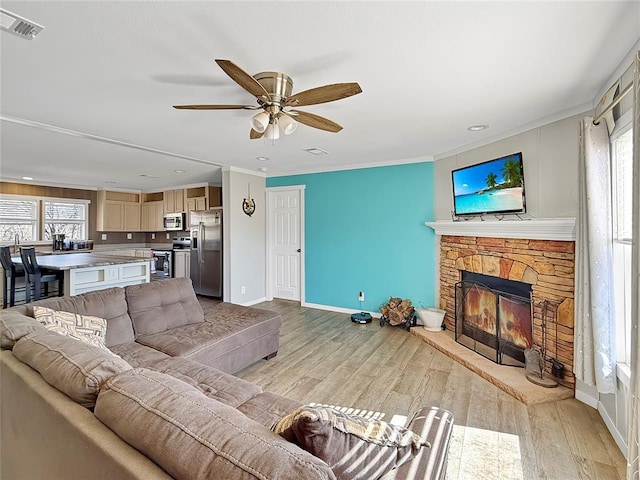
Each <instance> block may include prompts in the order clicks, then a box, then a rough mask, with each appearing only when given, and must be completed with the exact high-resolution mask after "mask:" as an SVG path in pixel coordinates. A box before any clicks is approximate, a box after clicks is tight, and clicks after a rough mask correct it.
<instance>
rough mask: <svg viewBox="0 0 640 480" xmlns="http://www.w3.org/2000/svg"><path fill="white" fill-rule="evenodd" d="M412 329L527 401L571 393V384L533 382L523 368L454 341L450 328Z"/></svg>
mask: <svg viewBox="0 0 640 480" xmlns="http://www.w3.org/2000/svg"><path fill="white" fill-rule="evenodd" d="M411 333H412V334H413V335H415V336H416V337H418V338H420V339H421V340H423V341H424V342H426V343H427V344H429V345H431V346H432V347H434V348H435V349H436V350H439V351H440V352H442V353H444V354H445V355H446V356H448V357H449V358H451V359H453V360H455V361H456V362H458V363H459V364H461V365H463V366H465V367H466V368H468V369H469V370H471V371H472V372H474V373H476V374H478V375H479V376H481V377H482V378H484V379H485V380H487V381H488V382H490V383H492V384H493V385H495V386H496V387H498V388H499V389H501V390H503V391H504V392H506V393H508V394H509V395H511V396H512V397H514V398H516V399H518V400H520V401H521V402H522V403H524V404H526V405H533V404H537V403H546V402H554V401H557V400H564V399H565V398H572V397H573V389H572V388H568V387H564V386H562V385H559V386H558V387H556V388H543V387H539V386H538V385H534V384H533V383H531V382H529V381H528V380H527V379H526V378H525V375H524V371H523V369H522V368H516V367H510V366H508V365H498V364H496V363H494V362H492V361H491V360H488V359H486V358H484V357H483V356H481V355H479V354H477V353H476V352H474V351H473V350H470V349H468V348H467V347H465V346H464V345H460V344H459V343H456V341H455V340H454V339H453V334H452V332H450V331H448V330H447V331H443V332H428V331H427V330H425V329H424V328H422V327H414V328H412V329H411Z"/></svg>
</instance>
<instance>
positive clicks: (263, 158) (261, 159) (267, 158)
mask: <svg viewBox="0 0 640 480" xmlns="http://www.w3.org/2000/svg"><path fill="white" fill-rule="evenodd" d="M256 160H260V161H261V162H266V161H267V160H269V157H256Z"/></svg>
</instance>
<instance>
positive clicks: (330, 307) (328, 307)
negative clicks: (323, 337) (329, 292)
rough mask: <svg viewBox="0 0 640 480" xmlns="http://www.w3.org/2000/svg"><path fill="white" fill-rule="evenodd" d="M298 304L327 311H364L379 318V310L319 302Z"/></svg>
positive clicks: (349, 312)
mask: <svg viewBox="0 0 640 480" xmlns="http://www.w3.org/2000/svg"><path fill="white" fill-rule="evenodd" d="M300 305H301V306H303V307H309V308H317V309H318V310H327V311H329V312H337V313H347V314H349V315H351V314H352V313H358V312H366V313H368V314H370V315H371V316H372V317H373V318H380V312H369V311H367V310H354V309H353V308H344V307H336V306H333V305H322V304H320V303H307V302H301V303H300Z"/></svg>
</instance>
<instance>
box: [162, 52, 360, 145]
mask: <svg viewBox="0 0 640 480" xmlns="http://www.w3.org/2000/svg"><path fill="white" fill-rule="evenodd" d="M216 63H217V64H218V66H219V67H220V68H222V70H224V72H225V73H226V74H227V75H229V77H231V79H232V80H233V81H234V82H236V83H237V84H238V85H240V86H241V87H242V88H244V89H245V90H246V91H247V92H249V93H250V94H251V95H253V96H254V97H256V100H257V103H258V106H254V105H174V106H173V108H177V109H186V110H237V109H244V110H257V109H260V108H262V110H263V111H262V112H260V113H258V114H256V115H254V116H253V117H252V118H251V121H250V124H251V130H250V132H249V138H250V139H252V140H253V139H258V138H262V137H263V136H264V137H266V138H267V139H269V140H277V139H278V138H279V137H280V129H282V133H284V134H285V135H290V134H292V133H293V132H295V130H296V129H297V128H298V123H303V124H305V125H307V126H309V127H313V128H318V129H320V130H325V131H327V132H333V133H336V132H339V131H340V130H342V127H341V126H340V125H338V124H337V123H335V122H333V121H331V120H329V119H327V118H324V117H321V116H319V115H314V114H313V113H308V112H304V111H300V110H293V109H292V107H303V106H307V105H317V104H319V103H327V102H333V101H336V100H341V99H343V98H347V97H350V96H352V95H357V94H358V93H361V92H362V89H361V88H360V85H358V84H357V83H355V82H351V83H334V84H330V85H324V86H322V87H316V88H312V89H310V90H305V91H303V92H299V93H296V94H293V95H292V94H291V92H292V91H293V80H292V79H291V77H289V76H288V75H285V74H284V73H280V72H260V73H257V74H255V75H254V76H251V75H249V74H248V73H247V72H245V71H244V70H242V69H241V68H240V67H238V66H237V65H236V64H234V63H233V62H231V61H230V60H216ZM285 109H286V110H285Z"/></svg>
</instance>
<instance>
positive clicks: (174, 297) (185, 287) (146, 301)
mask: <svg viewBox="0 0 640 480" xmlns="http://www.w3.org/2000/svg"><path fill="white" fill-rule="evenodd" d="M125 292H126V297H127V303H128V305H129V315H130V316H131V320H132V321H133V328H134V330H135V334H136V336H139V335H149V334H153V333H159V332H164V331H165V330H168V329H170V328H175V327H181V326H183V325H188V324H190V323H200V322H204V314H203V312H202V307H201V306H200V302H198V299H197V298H196V293H195V291H194V290H193V285H192V284H191V279H190V278H172V279H170V280H163V281H161V282H152V283H143V284H140V285H131V286H128V287H125Z"/></svg>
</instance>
